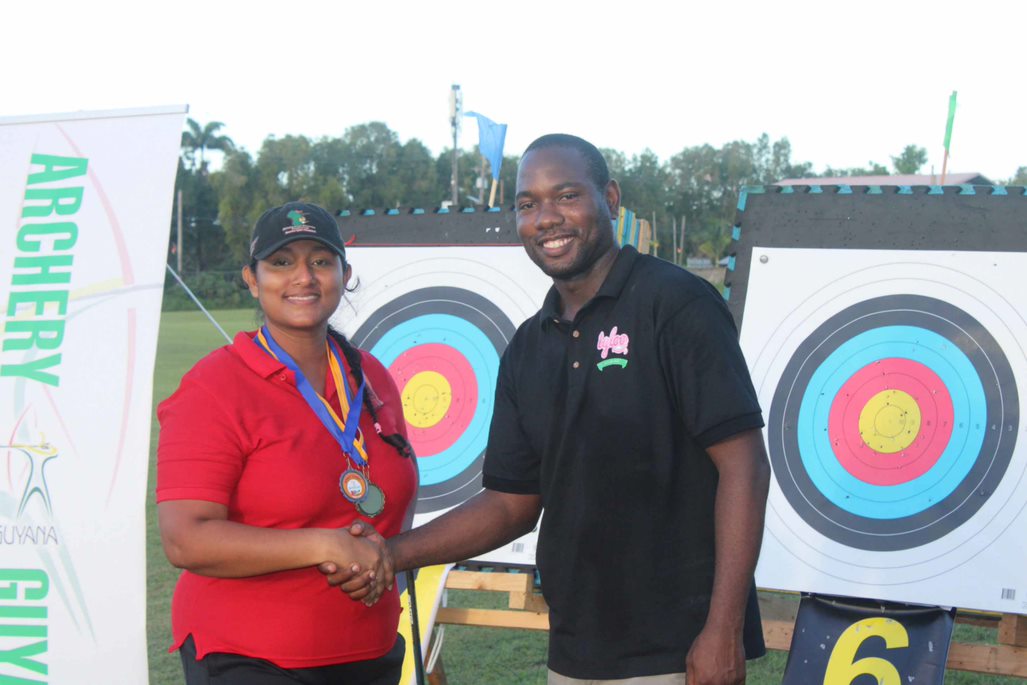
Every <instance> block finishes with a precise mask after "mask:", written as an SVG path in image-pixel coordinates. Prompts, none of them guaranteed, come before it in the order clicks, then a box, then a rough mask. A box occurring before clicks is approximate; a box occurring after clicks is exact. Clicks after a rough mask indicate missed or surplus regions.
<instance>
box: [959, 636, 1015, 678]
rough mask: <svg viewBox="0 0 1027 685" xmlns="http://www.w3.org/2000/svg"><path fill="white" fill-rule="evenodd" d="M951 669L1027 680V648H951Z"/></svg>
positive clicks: (978, 646)
mask: <svg viewBox="0 0 1027 685" xmlns="http://www.w3.org/2000/svg"><path fill="white" fill-rule="evenodd" d="M946 666H947V667H948V668H949V669H954V670H957V671H975V672H977V673H990V674H994V675H1011V676H1017V677H1020V678H1027V648H1024V647H1013V646H1010V645H967V644H963V643H959V642H954V643H952V645H951V646H950V647H949V660H948V662H947V664H946Z"/></svg>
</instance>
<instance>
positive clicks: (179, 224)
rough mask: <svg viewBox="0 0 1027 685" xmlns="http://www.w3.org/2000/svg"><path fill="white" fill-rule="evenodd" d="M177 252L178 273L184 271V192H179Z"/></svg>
mask: <svg viewBox="0 0 1027 685" xmlns="http://www.w3.org/2000/svg"><path fill="white" fill-rule="evenodd" d="M175 252H177V253H178V255H177V256H178V271H179V272H181V271H182V191H181V190H179V191H178V244H177V245H175Z"/></svg>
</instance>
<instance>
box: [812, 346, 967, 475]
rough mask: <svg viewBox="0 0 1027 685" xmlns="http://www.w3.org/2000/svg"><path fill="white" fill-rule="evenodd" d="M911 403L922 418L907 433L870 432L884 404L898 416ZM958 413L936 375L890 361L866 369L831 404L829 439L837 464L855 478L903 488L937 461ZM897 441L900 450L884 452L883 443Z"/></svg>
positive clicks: (924, 368) (904, 362)
mask: <svg viewBox="0 0 1027 685" xmlns="http://www.w3.org/2000/svg"><path fill="white" fill-rule="evenodd" d="M911 403H912V404H914V405H915V406H914V407H913V408H914V409H915V410H916V411H915V412H913V413H915V414H917V415H918V418H917V420H916V421H915V422H913V421H911V423H913V424H915V425H912V426H908V427H905V429H904V433H903V434H901V435H895V436H884V437H879V436H878V439H875V436H873V435H870V434H868V431H867V422H868V420H872V419H873V416H874V415H875V412H880V411H881V407H882V406H887V407H888V410H889V411H891V412H894V413H896V414H898V413H899V412H902V411H903V410H904V409H908V408H910V404H911ZM868 414H869V415H870V416H869V419H868ZM953 415H954V412H953V406H952V398H951V396H950V395H949V391H948V389H947V388H946V386H945V384H944V382H943V381H942V380H941V378H939V377H938V375H937V374H936V373H935V372H934V371H932V370H931V369H930V368H928V367H927V366H925V365H923V364H921V363H919V362H916V361H913V360H910V359H902V358H886V359H881V360H879V361H876V362H875V363H873V364H869V365H867V366H865V367H863V368H862V369H860V370H859V371H857V372H856V373H854V374H853V375H852V376H851V377H850V378H849V379H848V380H847V381H846V382H845V384H844V385H843V386H842V388H841V390H840V392H839V393H838V394H837V395H836V397H835V399H834V401H833V402H832V404H831V410H830V414H829V419H828V436H829V439H830V441H831V447H832V449H833V451H834V453H835V456H836V457H837V459H838V463H839V464H840V465H841V466H842V467H843V468H844V469H845V470H846V471H847V472H848V473H849V474H850V475H852V476H853V477H854V478H858V479H859V480H861V481H863V482H865V483H868V484H871V485H878V486H888V485H899V484H902V483H908V482H909V481H912V480H914V479H916V478H919V477H920V476H922V475H924V474H925V473H927V472H928V471H930V470H931V468H933V467H934V465H935V464H936V463H937V462H938V459H939V458H940V457H941V455H942V453H943V452H944V450H945V448H946V446H947V445H948V444H949V440H950V438H951V436H952V421H953ZM861 419H862V420H863V425H862V426H861ZM892 437H893V438H894V439H893V440H891V441H890V444H894V445H896V447H894V448H890V449H884V448H882V447H881V444H882V443H881V441H888V440H889V438H892Z"/></svg>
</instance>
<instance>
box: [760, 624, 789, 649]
mask: <svg viewBox="0 0 1027 685" xmlns="http://www.w3.org/2000/svg"><path fill="white" fill-rule="evenodd" d="M794 627H795V623H794V622H792V621H764V622H763V641H764V642H766V643H767V649H776V650H778V651H780V652H787V651H788V648H789V647H791V646H792V632H794V631H793V629H794Z"/></svg>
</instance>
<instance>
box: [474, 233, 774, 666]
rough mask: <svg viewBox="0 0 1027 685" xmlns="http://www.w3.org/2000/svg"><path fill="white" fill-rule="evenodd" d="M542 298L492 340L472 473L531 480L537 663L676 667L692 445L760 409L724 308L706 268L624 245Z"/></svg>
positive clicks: (708, 549) (699, 610)
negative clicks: (594, 271) (543, 647)
mask: <svg viewBox="0 0 1027 685" xmlns="http://www.w3.org/2000/svg"><path fill="white" fill-rule="evenodd" d="M558 306H559V297H558V294H557V292H556V290H555V288H554V289H552V290H550V292H549V294H548V296H547V297H546V301H545V303H544V304H543V306H542V309H541V310H540V311H539V312H538V314H536V315H535V316H533V317H532V318H530V319H528V320H527V321H525V322H524V323H523V324H522V325H521V326H520V328H519V329H518V330H517V333H516V335H515V336H514V337H513V340H511V342H510V345H509V346H508V347H507V349H506V351H505V352H504V354H503V359H502V362H501V364H500V368H499V382H498V385H497V390H496V404H495V413H494V415H493V419H492V427H491V430H490V434H489V442H488V449H487V451H486V455H485V463H484V485H485V487H487V488H489V489H492V490H498V491H502V492H511V493H523V494H536V493H537V494H541V496H542V504H543V507H544V508H545V511H544V513H543V516H542V523H541V529H540V532H539V546H538V552H537V563H538V568H539V571H540V574H541V577H542V589H543V594H544V595H545V598H546V601H547V602H548V603H549V606H550V640H549V667H550V668H551V669H553V670H554V671H556V672H557V673H560V674H562V675H566V676H569V677H573V678H586V679H614V678H631V677H639V676H645V675H656V674H660V673H674V672H680V671H682V670H684V667H685V655H686V654H687V652H688V649H689V647H690V646H691V644H692V641H693V640H694V638H695V636H696V635H698V633H699V631H700V630H701V629H702V626H703V623H704V621H705V619H706V614H707V611H708V608H709V598H710V593H711V590H712V581H713V562H714V545H713V542H714V535H713V504H714V499H715V494H716V487H717V471H716V469H715V468H714V466H713V463H712V462H711V461H710V458H709V456H708V455H707V454H706V451H705V448H706V447H708V446H710V445H713V444H715V443H717V442H720V441H721V440H724V439H725V438H728V437H730V436H732V435H735V434H737V433H739V432H741V431H744V430H747V429H750V428H758V427H760V426H762V425H763V419H762V415H761V413H760V408H759V404H758V402H757V399H756V393H755V391H754V390H753V387H752V382H751V381H750V379H749V371H748V368H747V367H746V364H745V360H744V359H743V358H742V354H741V350H740V349H739V347H738V334H737V331H736V329H735V326H734V322H733V321H732V319H731V316H730V314H729V313H728V310H727V307H726V306H725V304H724V301H723V298H722V297H721V296H720V294H719V293H718V292H717V291H716V289H715V288H713V287H712V286H711V285H710V284H709V283H707V282H706V281H704V280H702V279H700V278H697V277H695V276H693V275H691V274H689V273H688V272H687V271H685V270H683V269H681V268H679V267H677V266H674V265H673V264H670V263H669V262H664V261H661V260H659V259H655V258H653V257H649V256H646V255H640V254H638V252H637V251H636V250H635V249H634V248H631V247H624V248H622V249H621V251H620V253H619V254H618V256H617V259H616V261H615V262H614V265H613V268H612V269H611V271H610V273H609V275H608V276H607V278H606V280H605V282H604V283H603V285H602V287H601V288H600V289H599V292H598V293H597V294H596V296H595V297H594V298H593V299H592V300H591V301H589V303H588V304H586V305H585V306H584V307H583V308H582V309H581V311H580V312H578V315H577V316H576V317H575V319H574V321H563V320H561V319H560V314H559V309H558ZM750 600H751V601H750V603H749V604H750V609H749V612H747V629H746V641H747V652H748V654H749V656H750V657H751V656H758V655H759V654H762V653H763V638H762V632H761V629H760V623H759V612H758V608H757V607H756V604H755V591H754V588H753V592H752V593H751V597H750Z"/></svg>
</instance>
